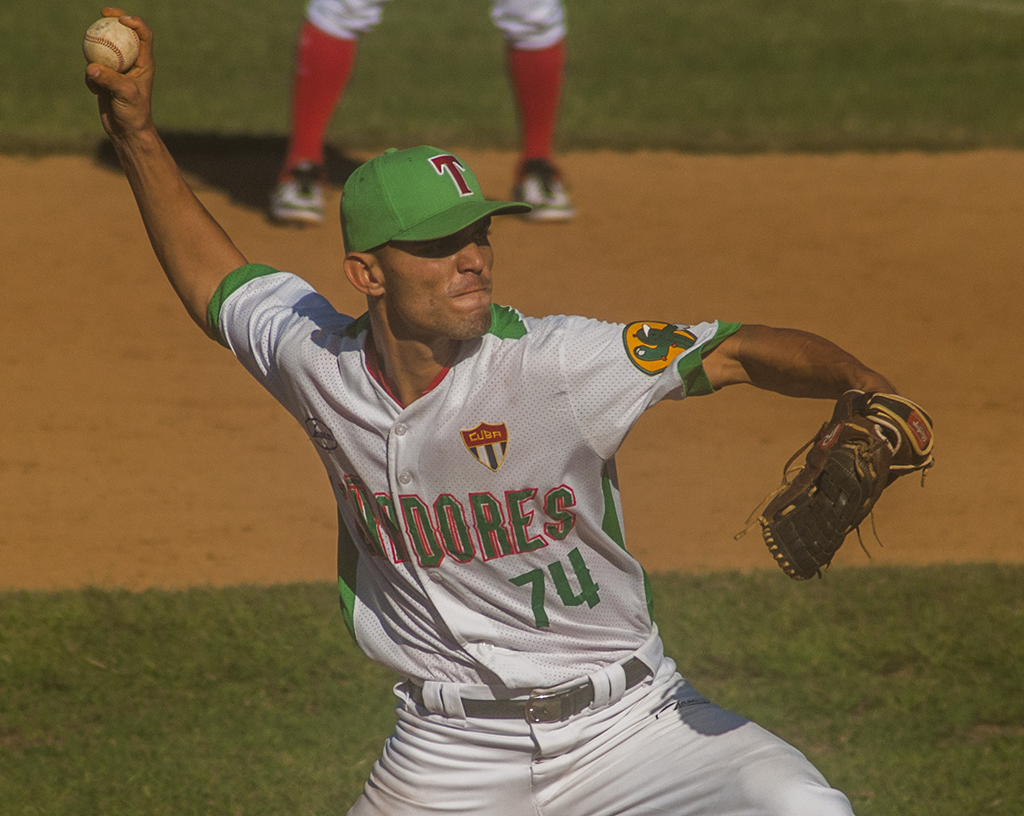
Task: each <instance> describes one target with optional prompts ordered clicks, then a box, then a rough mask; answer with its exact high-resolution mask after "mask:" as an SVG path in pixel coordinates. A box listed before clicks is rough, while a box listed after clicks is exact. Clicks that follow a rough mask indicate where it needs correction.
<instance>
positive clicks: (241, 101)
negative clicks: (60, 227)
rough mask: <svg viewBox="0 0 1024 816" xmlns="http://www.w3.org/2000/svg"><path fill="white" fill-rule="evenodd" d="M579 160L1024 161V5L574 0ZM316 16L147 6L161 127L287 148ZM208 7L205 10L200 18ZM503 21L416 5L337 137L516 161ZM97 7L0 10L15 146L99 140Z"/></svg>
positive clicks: (363, 74)
mask: <svg viewBox="0 0 1024 816" xmlns="http://www.w3.org/2000/svg"><path fill="white" fill-rule="evenodd" d="M566 3H567V8H568V14H569V36H568V47H569V52H568V53H569V58H568V67H567V77H566V84H565V89H564V103H563V115H562V119H561V124H560V129H559V145H560V146H561V147H562V148H590V147H612V148H639V147H649V148H673V149H684V150H699V151H722V150H728V151H751V150H845V149H897V148H906V147H915V148H927V149H958V148H969V147H977V146H985V145H1001V146H1021V145H1024V0H858V1H857V2H850V0H775V1H774V2H764V1H763V0H690V1H689V2H686V3H680V2H676V0H603V2H601V3H592V2H585V0H566ZM304 5H305V4H304V2H295V3H280V2H277V1H276V0H273V1H272V0H246V2H242V0H218V1H217V2H215V3H206V4H200V3H197V2H195V0H182V1H181V2H175V3H168V2H158V1H157V0H138V2H137V3H135V4H134V5H132V6H131V7H130V8H129V11H132V12H134V13H138V14H141V15H143V16H144V17H145V18H146V19H147V20H148V21H149V22H150V23H151V24H152V25H153V27H154V29H155V30H156V32H157V38H158V39H157V57H158V65H159V75H158V80H157V82H158V86H157V99H156V117H157V121H158V124H159V125H160V126H161V128H163V129H167V130H173V131H183V132H190V133H196V132H211V131H212V132H216V133H220V134H224V133H246V134H262V135H266V136H282V135H283V134H284V133H286V130H287V121H288V90H289V85H290V68H291V63H292V51H293V40H294V35H295V31H296V30H297V27H298V25H299V23H300V21H301V18H302V13H303V8H304ZM200 10H202V11H200ZM488 10H489V4H488V3H487V2H485V0H474V2H463V3H442V2H438V0H400V2H395V3H390V4H389V5H388V6H387V9H386V13H385V15H384V21H383V23H382V24H381V26H380V27H379V28H378V29H377V30H376V31H374V32H373V33H372V34H370V35H369V36H367V37H366V38H364V40H363V43H362V45H361V51H360V56H359V62H358V64H357V67H356V72H355V75H354V77H353V80H352V83H351V85H350V89H349V93H348V95H347V96H346V98H345V100H344V102H343V103H342V105H341V106H340V108H339V110H338V112H337V115H336V117H335V120H334V123H333V126H332V129H331V131H330V139H331V141H332V143H336V144H338V145H342V146H347V147H379V146H381V145H383V144H392V143H394V144H397V145H409V144H416V143H422V142H428V143H442V144H458V145H487V146H495V147H504V148H511V147H513V146H514V145H515V144H516V132H515V130H516V125H515V112H514V108H513V105H512V100H511V96H510V92H509V89H508V86H507V82H506V79H505V75H504V57H503V46H502V42H501V38H500V36H499V35H498V33H497V31H496V29H495V28H494V27H493V26H492V25H491V23H490V20H489V18H488ZM98 16H99V6H98V5H97V6H95V7H93V6H90V5H88V4H83V3H77V4H73V8H72V9H71V10H70V13H69V8H68V3H67V2H66V1H65V0H40V2H38V3H35V4H34V5H33V9H32V20H33V25H32V27H31V35H30V36H25V37H21V36H13V32H14V31H15V28H14V27H15V24H18V25H23V20H24V19H25V12H24V10H23V9H22V8H20V7H18V6H17V4H7V5H6V6H5V7H4V10H0V30H2V31H4V32H5V33H6V34H8V36H6V37H5V38H4V39H5V46H6V47H5V49H4V50H3V53H2V54H0V76H3V77H4V82H3V83H2V86H0V149H4V148H6V149H7V150H11V149H22V150H44V149H69V148H75V149H78V148H81V147H82V146H83V145H87V144H91V143H92V142H93V141H94V140H95V139H96V138H98V137H99V136H100V135H101V134H100V130H99V125H98V123H97V120H96V116H95V105H94V103H93V100H92V98H91V96H90V94H89V93H88V92H86V91H85V90H84V88H83V79H82V76H83V69H84V60H83V58H82V56H81V37H82V33H83V32H84V30H85V28H86V27H87V26H88V25H89V24H90V23H91V22H92V21H93V20H94V19H95V18H97V17H98Z"/></svg>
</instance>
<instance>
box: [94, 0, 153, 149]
mask: <svg viewBox="0 0 1024 816" xmlns="http://www.w3.org/2000/svg"><path fill="white" fill-rule="evenodd" d="M101 13H102V15H103V16H104V17H117V18H119V19H120V21H121V23H122V24H123V25H125V26H127V27H128V28H131V29H133V30H134V31H135V33H136V34H138V36H139V56H138V58H137V59H136V60H135V64H134V65H133V66H132V67H131V68H130V69H129V70H128V71H126V72H125V73H123V74H121V73H118V72H117V71H115V70H114V69H113V68H108V67H106V66H105V65H100V64H99V63H96V62H92V63H89V65H88V66H86V69H85V84H86V85H87V86H88V88H89V90H90V91H92V92H93V93H94V94H96V97H97V99H98V101H99V109H100V121H101V122H102V123H103V129H104V130H105V131H106V133H107V135H108V136H109V137H110V138H111V139H112V140H114V141H115V142H117V141H119V140H125V139H130V138H131V137H132V136H133V135H134V134H137V133H140V132H142V131H144V130H147V129H150V128H152V127H153V118H152V111H151V106H150V99H151V97H152V93H153V72H154V63H153V32H152V31H151V30H150V28H149V27H148V26H147V25H146V24H145V23H144V22H143V21H142V19H141V18H139V17H134V16H131V15H126V14H125V13H124V11H123V10H122V9H119V8H104V9H103V10H102V12H101Z"/></svg>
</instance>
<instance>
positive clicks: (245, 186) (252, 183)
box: [96, 131, 360, 212]
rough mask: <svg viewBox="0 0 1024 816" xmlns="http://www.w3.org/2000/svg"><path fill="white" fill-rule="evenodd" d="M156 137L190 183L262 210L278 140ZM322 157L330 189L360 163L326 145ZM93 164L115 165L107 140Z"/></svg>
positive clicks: (280, 153)
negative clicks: (193, 181) (209, 188)
mask: <svg viewBox="0 0 1024 816" xmlns="http://www.w3.org/2000/svg"><path fill="white" fill-rule="evenodd" d="M161 136H162V137H163V140H164V143H165V144H166V145H167V149H168V150H170V151H171V155H172V156H174V160H175V161H176V162H177V163H178V166H179V167H180V168H181V170H182V172H184V173H185V174H186V175H187V176H189V178H190V179H195V180H197V181H198V182H199V183H200V185H202V186H204V187H211V188H214V189H216V190H220V191H222V192H224V193H226V194H227V195H228V196H229V197H230V198H231V200H232V201H233V202H234V203H236V204H238V205H240V206H243V207H248V208H250V209H253V210H260V211H263V212H265V211H266V209H267V202H268V200H269V198H270V193H271V191H272V190H273V187H274V184H275V183H276V182H277V174H278V173H279V172H280V170H281V164H282V162H283V161H284V155H285V150H286V148H287V142H286V140H285V139H284V138H283V137H270V136H268V137H261V136H245V135H239V136H225V135H223V134H219V133H177V132H173V131H171V132H168V133H161ZM324 159H325V162H324V163H325V171H326V173H327V181H328V183H329V184H330V185H332V186H336V187H341V186H342V185H343V184H344V183H345V180H346V179H347V178H348V177H349V176H350V175H351V174H352V171H353V170H355V169H356V167H358V166H359V164H360V162H359V161H357V160H356V159H353V158H351V157H349V156H347V155H345V154H344V153H342V152H341V151H340V150H338V149H337V148H334V147H332V146H331V145H328V146H327V147H326V150H325V155H324ZM96 160H97V161H98V162H99V163H100V164H101V165H103V166H104V167H110V168H114V169H120V166H121V165H120V163H119V162H118V160H117V154H116V153H114V149H113V147H112V146H111V144H110V142H109V141H107V140H103V141H102V142H100V143H99V146H98V148H97V150H96Z"/></svg>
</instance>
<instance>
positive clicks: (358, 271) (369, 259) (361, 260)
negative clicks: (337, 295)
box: [343, 252, 384, 297]
mask: <svg viewBox="0 0 1024 816" xmlns="http://www.w3.org/2000/svg"><path fill="white" fill-rule="evenodd" d="M343 266H344V269H345V277H346V278H348V282H349V283H351V284H352V286H353V287H355V289H356V291H358V292H362V293H363V294H364V295H366V296H367V297H379V296H380V295H382V294H384V276H383V274H381V268H380V263H378V261H377V256H376V255H374V254H372V253H370V252H350V253H348V255H346V256H345V262H344V264H343Z"/></svg>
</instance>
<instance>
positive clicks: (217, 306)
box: [206, 264, 278, 347]
mask: <svg viewBox="0 0 1024 816" xmlns="http://www.w3.org/2000/svg"><path fill="white" fill-rule="evenodd" d="M277 272H278V270H277V269H274V267H272V266H266V265H264V264H246V265H245V266H240V267H238V269H236V270H234V271H233V272H229V273H228V276H227V277H226V278H224V280H222V281H221V282H220V286H218V287H217V291H216V292H214V293H213V297H212V298H210V305H209V306H207V307H206V325H207V326H209V327H210V328H211V329H212V330H213V331H214V333H215V334H216V336H217V342H218V343H220V344H221V345H222V346H225V347H226V346H227V341H226V340H225V339H224V338H223V337H222V336H221V333H220V310H221V309H222V308H223V306H224V302H225V301H226V300H227V299H228V298H229V297H231V295H233V294H234V293H235V292H237V291H238V290H239V289H241V288H242V287H243V286H245V284H247V283H248V282H249V281H251V280H256V278H262V277H264V276H265V275H274V274H276V273H277Z"/></svg>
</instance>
